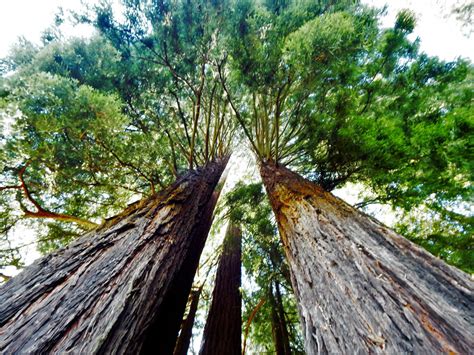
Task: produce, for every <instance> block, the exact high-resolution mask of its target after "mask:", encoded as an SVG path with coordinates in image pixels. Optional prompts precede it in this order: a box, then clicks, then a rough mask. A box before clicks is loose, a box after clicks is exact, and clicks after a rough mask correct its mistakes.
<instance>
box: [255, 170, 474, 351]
mask: <svg viewBox="0 0 474 355" xmlns="http://www.w3.org/2000/svg"><path fill="white" fill-rule="evenodd" d="M261 175H262V178H263V181H264V184H265V187H266V189H267V192H268V195H269V198H270V202H271V205H272V208H273V211H274V212H275V215H276V218H277V221H278V227H279V230H280V235H281V238H282V240H283V244H284V248H285V253H286V256H287V259H288V263H289V265H290V270H291V278H292V284H293V289H294V291H295V294H296V297H297V300H298V305H299V306H298V307H299V313H300V318H301V322H302V325H303V334H304V337H305V348H306V351H307V353H308V354H317V353H371V352H378V353H379V352H383V351H385V352H387V353H390V354H401V353H407V352H409V353H413V352H414V353H431V354H439V353H462V354H467V353H470V352H472V349H474V338H473V337H472V334H474V308H473V304H474V297H473V289H474V287H473V282H472V281H471V280H470V277H469V275H467V274H465V273H463V272H461V271H459V270H457V269H455V268H453V267H451V266H449V265H447V264H445V263H444V262H442V261H441V260H439V259H437V258H435V257H433V256H432V255H431V254H429V253H428V252H426V251H425V250H423V249H421V248H420V247H418V246H417V245H415V244H413V243H411V242H410V241H408V240H407V239H405V238H403V237H402V236H400V235H398V234H396V233H395V232H393V231H392V230H390V229H388V228H387V227H385V226H384V225H382V224H381V223H380V222H378V221H376V220H375V219H373V218H371V217H369V216H367V215H365V214H363V213H361V212H359V211H357V210H356V209H354V208H353V207H351V206H349V205H348V204H346V203H345V202H343V201H342V200H340V199H338V198H336V197H334V196H333V195H332V194H330V193H328V192H326V191H324V190H323V189H322V188H320V187H319V186H317V185H316V184H314V183H311V182H310V181H308V180H305V179H303V178H302V177H300V176H298V175H297V174H295V173H293V172H291V171H289V170H288V169H285V168H283V167H275V166H273V165H266V164H262V166H261Z"/></svg>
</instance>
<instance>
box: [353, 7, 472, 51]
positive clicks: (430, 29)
mask: <svg viewBox="0 0 474 355" xmlns="http://www.w3.org/2000/svg"><path fill="white" fill-rule="evenodd" d="M362 2H363V3H365V4H368V5H371V6H375V7H379V8H382V7H383V6H384V5H387V6H388V9H387V10H388V11H387V15H386V16H385V17H384V18H383V19H382V21H381V24H382V27H390V26H393V24H394V23H395V18H396V15H397V13H398V12H399V11H400V10H402V9H410V10H412V11H414V13H415V15H416V19H417V23H416V27H415V31H414V33H413V35H414V36H413V37H412V39H415V38H416V37H419V38H420V39H421V50H422V51H424V52H426V53H428V54H429V55H435V56H438V57H440V58H441V59H444V60H454V59H456V58H458V57H463V58H469V59H470V60H474V43H473V41H472V39H471V38H469V37H467V36H466V35H465V34H464V33H463V30H462V29H461V26H460V23H459V22H458V21H457V20H456V19H455V17H454V15H450V14H449V11H450V9H451V7H452V6H453V5H455V4H458V3H460V1H456V0H392V1H388V0H363V1H362ZM465 2H468V1H467V0H466V1H465Z"/></svg>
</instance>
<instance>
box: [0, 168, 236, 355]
mask: <svg viewBox="0 0 474 355" xmlns="http://www.w3.org/2000/svg"><path fill="white" fill-rule="evenodd" d="M226 162H227V159H223V160H220V161H218V162H215V163H210V164H208V165H206V166H205V167H203V168H201V169H199V170H198V171H191V172H189V173H188V174H186V175H185V176H183V177H182V178H181V179H179V180H178V181H177V182H176V183H174V184H173V185H172V186H171V187H169V188H168V189H166V190H164V191H162V192H161V193H159V194H158V195H156V196H152V197H150V198H149V199H146V200H144V201H141V202H139V203H137V204H135V205H132V206H131V207H130V208H129V209H128V210H126V211H125V212H124V213H123V214H122V215H120V216H118V217H116V218H114V219H112V220H110V221H108V222H107V224H106V225H104V226H103V227H101V228H100V229H98V230H97V231H93V232H90V233H89V234H87V235H85V236H84V237H82V238H80V239H78V240H77V241H75V242H74V243H72V244H71V245H70V246H68V247H67V248H66V249H63V250H60V251H58V252H56V253H53V254H51V255H48V256H46V257H43V258H41V259H39V260H38V261H36V262H35V263H34V264H33V265H31V266H29V267H27V268H26V269H25V270H24V271H23V272H22V273H21V274H20V275H19V276H17V277H15V278H13V279H12V280H11V281H9V282H8V283H7V284H6V285H4V286H3V288H2V294H1V296H0V299H1V309H0V324H1V327H2V328H1V335H2V337H1V341H0V349H1V350H2V352H7V353H9V352H37V353H45V352H51V351H55V352H64V351H71V350H73V351H75V352H82V353H97V352H114V353H136V352H139V351H142V352H151V351H153V352H159V353H163V354H166V353H171V352H172V351H173V347H174V345H175V340H176V336H177V333H178V330H179V325H180V322H181V319H182V316H183V313H184V309H185V306H186V300H187V298H188V295H189V292H190V289H191V284H192V280H193V277H194V273H195V271H196V268H197V266H198V262H199V257H200V254H201V251H202V249H203V247H204V243H205V240H206V237H207V234H208V232H209V229H210V225H211V221H212V213H213V209H214V206H215V203H216V199H217V195H218V194H216V193H215V187H216V185H217V183H218V180H219V177H220V175H221V173H222V171H223V169H224V167H225V165H226Z"/></svg>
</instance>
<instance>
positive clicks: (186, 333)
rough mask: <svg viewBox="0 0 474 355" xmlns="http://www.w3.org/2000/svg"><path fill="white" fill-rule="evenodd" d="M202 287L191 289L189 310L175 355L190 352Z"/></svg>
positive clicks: (184, 354) (183, 354)
mask: <svg viewBox="0 0 474 355" xmlns="http://www.w3.org/2000/svg"><path fill="white" fill-rule="evenodd" d="M201 291H202V287H201V288H199V289H196V290H192V291H191V295H190V297H189V298H190V304H189V312H188V314H187V316H186V319H184V321H183V324H182V325H181V331H180V333H179V337H178V341H177V342H176V346H175V348H174V352H173V355H186V354H187V353H188V349H189V344H190V343H191V337H192V335H193V326H194V319H195V318H196V312H197V309H198V304H199V298H200V296H201Z"/></svg>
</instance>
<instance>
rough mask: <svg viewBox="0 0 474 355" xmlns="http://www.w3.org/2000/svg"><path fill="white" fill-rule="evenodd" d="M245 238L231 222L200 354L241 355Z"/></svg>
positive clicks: (225, 239) (218, 268)
mask: <svg viewBox="0 0 474 355" xmlns="http://www.w3.org/2000/svg"><path fill="white" fill-rule="evenodd" d="M241 237H242V232H241V230H240V228H239V227H238V225H236V224H234V223H233V222H230V223H229V225H228V227H227V232H226V235H225V238H224V242H223V249H222V254H221V256H220V259H219V265H218V267H217V272H216V279H215V281H214V290H213V292H212V303H211V306H210V308H209V313H208V315H207V320H206V326H205V327H204V334H203V338H202V344H201V350H200V352H199V353H200V354H235V355H240V354H241V344H242V343H241V333H242V314H241V313H242V311H241V307H242V305H241V303H242V301H241V300H242V296H241V295H240V287H241V271H240V269H241V253H242V249H241Z"/></svg>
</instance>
